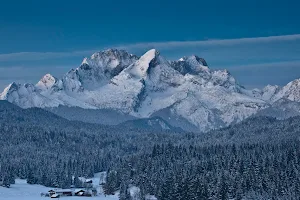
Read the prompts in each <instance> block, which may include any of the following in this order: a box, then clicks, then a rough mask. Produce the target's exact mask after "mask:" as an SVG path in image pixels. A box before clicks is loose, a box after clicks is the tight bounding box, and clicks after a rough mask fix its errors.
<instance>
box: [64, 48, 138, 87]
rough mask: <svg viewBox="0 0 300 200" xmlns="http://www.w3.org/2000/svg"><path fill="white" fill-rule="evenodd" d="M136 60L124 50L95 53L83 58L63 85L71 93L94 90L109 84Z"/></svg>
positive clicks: (70, 72)
mask: <svg viewBox="0 0 300 200" xmlns="http://www.w3.org/2000/svg"><path fill="white" fill-rule="evenodd" d="M137 59H138V57H137V56H135V55H132V54H129V53H128V52H127V51H125V50H117V49H108V50H104V51H101V52H96V53H94V54H93V55H92V56H91V57H90V58H84V59H83V61H82V64H81V65H80V66H79V67H78V68H77V69H75V70H71V71H69V72H68V73H67V74H66V76H65V77H64V80H65V81H66V83H65V84H64V85H65V86H66V87H67V88H69V89H71V90H72V91H77V90H78V89H80V90H81V91H82V90H83V89H88V90H94V89H95V88H98V87H101V86H103V85H105V84H107V83H109V82H110V80H111V79H112V78H113V77H115V76H117V75H118V74H119V73H120V72H121V71H123V70H124V69H125V68H127V67H128V66H129V65H131V64H132V63H134V62H136V61H137ZM69 86H71V88H70V87H69Z"/></svg>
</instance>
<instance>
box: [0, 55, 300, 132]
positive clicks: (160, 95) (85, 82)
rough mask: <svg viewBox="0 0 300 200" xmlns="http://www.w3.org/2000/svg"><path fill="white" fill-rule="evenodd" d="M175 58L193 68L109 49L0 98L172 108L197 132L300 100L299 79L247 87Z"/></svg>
mask: <svg viewBox="0 0 300 200" xmlns="http://www.w3.org/2000/svg"><path fill="white" fill-rule="evenodd" d="M152 61H153V62H152ZM151 62H152V65H150V63H151ZM178 62H184V63H177V64H183V65H182V66H183V67H186V68H187V69H189V70H191V72H190V73H189V72H188V73H187V74H181V72H179V71H177V70H175V69H174V68H173V67H172V66H171V64H170V62H168V61H167V60H165V59H164V58H163V57H162V56H161V55H160V54H159V52H158V51H157V50H155V49H151V50H149V51H148V52H146V53H145V54H144V55H143V56H141V57H140V58H138V57H136V56H134V55H131V54H129V53H127V52H125V51H121V50H113V49H110V50H106V51H103V52H97V53H95V54H93V55H92V56H91V57H90V58H85V59H84V60H83V62H82V65H81V66H80V67H78V68H76V69H73V70H70V71H69V72H68V73H67V74H66V75H65V76H63V78H62V79H59V80H58V79H55V78H54V77H53V76H51V75H50V74H47V75H45V76H44V77H43V78H42V79H41V81H40V82H39V83H37V85H36V86H34V85H32V84H25V85H21V84H16V83H13V84H11V85H9V87H7V88H6V89H5V90H4V91H3V92H2V93H1V94H0V99H1V100H8V101H9V102H12V103H14V104H16V105H19V106H20V107H23V108H29V107H41V108H44V107H57V106H59V105H64V106H69V107H81V108H89V109H114V110H118V111H121V112H123V113H127V114H130V115H132V116H136V117H140V118H146V117H149V116H151V115H152V114H153V113H155V112H157V111H160V110H162V109H165V108H170V109H171V111H172V113H173V114H172V115H174V116H175V117H182V118H184V119H186V120H187V121H189V122H190V123H191V124H193V125H195V126H197V127H198V128H199V130H201V131H203V130H209V129H212V128H216V127H220V126H224V125H229V124H230V123H232V122H238V121H241V120H243V119H245V118H247V117H249V116H251V115H253V114H255V113H256V112H258V111H259V110H260V109H263V108H265V107H267V106H270V104H272V103H274V102H275V101H277V100H279V99H282V98H287V99H289V100H291V101H297V102H300V80H295V81H292V82H291V83H289V84H288V85H286V86H285V87H283V88H279V87H278V86H270V85H268V86H267V87H265V88H264V89H263V90H258V89H256V90H246V89H244V88H242V87H241V86H240V85H238V84H237V82H236V80H235V79H234V77H233V76H232V75H231V74H230V73H229V72H228V71H227V70H210V69H209V68H208V67H206V66H203V63H202V62H201V60H200V58H198V57H196V56H190V57H184V58H182V59H180V61H178ZM175 64H176V63H175ZM117 68H118V70H119V71H117V72H115V71H114V70H116V69H117ZM119 72H120V73H119Z"/></svg>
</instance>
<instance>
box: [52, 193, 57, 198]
mask: <svg viewBox="0 0 300 200" xmlns="http://www.w3.org/2000/svg"><path fill="white" fill-rule="evenodd" d="M57 197H59V195H58V194H53V195H51V198H57Z"/></svg>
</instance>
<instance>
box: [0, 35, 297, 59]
mask: <svg viewBox="0 0 300 200" xmlns="http://www.w3.org/2000/svg"><path fill="white" fill-rule="evenodd" d="M299 39H300V34H295V35H281V36H268V37H256V38H235V39H213V40H200V41H168V42H146V43H135V44H127V45H117V46H113V48H119V49H145V48H157V49H160V50H163V49H172V48H176V47H177V48H178V47H198V46H199V47H200V46H230V45H239V44H255V43H272V42H285V41H295V40H299ZM102 49H103V48H102ZM96 51H98V50H83V51H70V52H17V53H8V54H0V62H10V61H36V60H47V59H56V58H66V57H74V56H87V55H90V54H92V53H93V52H96Z"/></svg>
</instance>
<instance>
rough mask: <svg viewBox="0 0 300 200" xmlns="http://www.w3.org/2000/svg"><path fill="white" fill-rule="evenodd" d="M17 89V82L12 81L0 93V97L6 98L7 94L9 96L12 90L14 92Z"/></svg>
mask: <svg viewBox="0 0 300 200" xmlns="http://www.w3.org/2000/svg"><path fill="white" fill-rule="evenodd" d="M18 89H19V84H17V83H15V82H12V83H11V84H9V85H8V86H7V87H6V88H5V89H4V90H3V92H2V93H1V94H0V99H1V100H6V99H7V96H9V95H10V94H11V93H12V92H14V91H16V90H18Z"/></svg>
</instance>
